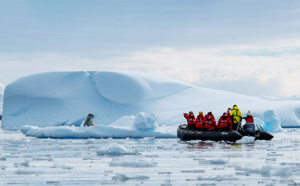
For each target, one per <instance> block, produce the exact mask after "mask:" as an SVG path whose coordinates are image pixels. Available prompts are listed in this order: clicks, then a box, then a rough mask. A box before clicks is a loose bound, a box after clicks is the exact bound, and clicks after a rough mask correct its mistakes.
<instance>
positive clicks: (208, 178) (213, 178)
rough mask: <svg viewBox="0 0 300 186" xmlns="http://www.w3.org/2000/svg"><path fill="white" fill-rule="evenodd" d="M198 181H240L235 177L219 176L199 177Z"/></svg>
mask: <svg viewBox="0 0 300 186" xmlns="http://www.w3.org/2000/svg"><path fill="white" fill-rule="evenodd" d="M197 179H198V180H214V181H232V180H238V178H237V177H234V175H222V176H220V175H218V176H216V177H207V178H205V177H198V178H197Z"/></svg>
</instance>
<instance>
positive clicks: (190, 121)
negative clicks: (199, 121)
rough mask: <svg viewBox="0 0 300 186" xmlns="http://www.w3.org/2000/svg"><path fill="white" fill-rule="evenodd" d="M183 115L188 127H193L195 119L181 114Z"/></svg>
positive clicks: (191, 115)
mask: <svg viewBox="0 0 300 186" xmlns="http://www.w3.org/2000/svg"><path fill="white" fill-rule="evenodd" d="M183 115H184V117H185V118H186V120H187V124H188V125H194V124H195V123H196V119H195V116H194V114H186V113H183Z"/></svg>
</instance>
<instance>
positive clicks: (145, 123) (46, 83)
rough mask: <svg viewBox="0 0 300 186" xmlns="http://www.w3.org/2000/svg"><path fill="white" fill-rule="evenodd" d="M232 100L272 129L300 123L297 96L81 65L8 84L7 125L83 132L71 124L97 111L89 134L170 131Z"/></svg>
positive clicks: (161, 133) (219, 109)
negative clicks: (80, 68) (190, 115)
mask: <svg viewBox="0 0 300 186" xmlns="http://www.w3.org/2000/svg"><path fill="white" fill-rule="evenodd" d="M233 104H237V105H238V106H239V108H240V110H241V111H242V113H243V115H245V114H246V112H247V111H248V110H251V112H252V114H253V115H254V116H255V119H256V121H258V123H260V124H262V125H264V124H265V122H264V121H265V120H266V121H267V122H266V124H267V125H271V126H272V125H274V126H273V127H269V128H270V129H272V130H277V131H278V130H280V126H300V121H299V118H300V99H299V98H297V97H250V96H246V95H240V94H236V93H232V92H226V91H221V90H214V89H208V88H201V87H197V86H194V85H190V84H187V83H183V82H180V81H176V80H173V79H168V78H164V77H160V76H155V75H151V74H146V73H141V72H129V71H79V72H48V73H41V74H35V75H31V76H27V77H24V78H21V79H18V80H16V81H14V82H12V83H11V84H9V85H7V86H6V88H5V92H4V103H3V120H2V128H4V129H20V128H21V126H24V125H27V126H26V127H23V129H24V131H26V132H28V131H29V130H31V129H35V130H37V128H40V127H50V128H51V127H52V128H51V131H55V130H57V128H53V127H54V126H63V127H65V128H64V129H63V130H71V131H68V132H69V133H70V135H71V136H72V135H74V133H73V132H75V133H77V132H79V133H80V132H81V135H84V134H83V133H82V130H83V129H77V128H79V127H73V128H71V127H66V126H72V125H74V126H80V125H81V124H82V122H83V121H84V120H85V118H86V116H87V114H89V113H92V114H94V116H95V117H94V118H93V122H94V123H95V124H96V125H97V126H96V128H95V127H91V128H94V129H84V130H85V132H86V133H85V135H86V136H89V135H92V134H91V133H93V134H94V135H96V137H101V136H105V137H109V136H110V137H126V136H127V137H139V136H141V137H142V136H160V137H163V136H168V137H170V136H176V128H177V126H178V125H179V124H182V123H185V122H186V121H185V119H184V118H183V115H182V113H183V112H188V111H190V110H192V111H194V112H195V113H196V114H197V113H198V112H199V111H204V113H205V112H208V111H212V112H213V113H214V115H215V117H217V118H218V117H219V116H220V115H221V114H222V113H223V112H224V111H226V110H227V108H229V107H232V105H233ZM30 126H35V127H30ZM265 127H267V128H268V126H265ZM97 128H98V130H96V129H97ZM41 130H44V129H41ZM77 130H79V131H77ZM49 131H50V130H48V132H49ZM104 131H105V134H104ZM31 133H36V132H33V131H31ZM38 133H39V134H41V133H43V132H41V131H39V132H38ZM46 133H47V132H46ZM56 134H57V132H56ZM144 134H147V135H144ZM44 135H45V134H44ZM48 135H50V134H49V133H48ZM44 137H46V136H44Z"/></svg>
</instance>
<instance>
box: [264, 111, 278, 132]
mask: <svg viewBox="0 0 300 186" xmlns="http://www.w3.org/2000/svg"><path fill="white" fill-rule="evenodd" d="M263 118H264V122H265V125H264V126H263V128H264V130H265V131H268V132H283V129H282V128H281V120H280V118H279V116H278V115H277V113H276V112H274V111H273V110H267V111H266V112H264V114H263Z"/></svg>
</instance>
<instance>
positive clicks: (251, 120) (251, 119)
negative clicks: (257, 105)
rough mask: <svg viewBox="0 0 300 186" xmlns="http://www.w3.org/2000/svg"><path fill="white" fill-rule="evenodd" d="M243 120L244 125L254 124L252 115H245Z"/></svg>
mask: <svg viewBox="0 0 300 186" xmlns="http://www.w3.org/2000/svg"><path fill="white" fill-rule="evenodd" d="M245 120H246V123H254V119H253V116H252V115H247V117H246V118H245Z"/></svg>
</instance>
